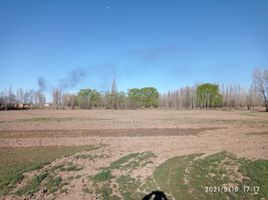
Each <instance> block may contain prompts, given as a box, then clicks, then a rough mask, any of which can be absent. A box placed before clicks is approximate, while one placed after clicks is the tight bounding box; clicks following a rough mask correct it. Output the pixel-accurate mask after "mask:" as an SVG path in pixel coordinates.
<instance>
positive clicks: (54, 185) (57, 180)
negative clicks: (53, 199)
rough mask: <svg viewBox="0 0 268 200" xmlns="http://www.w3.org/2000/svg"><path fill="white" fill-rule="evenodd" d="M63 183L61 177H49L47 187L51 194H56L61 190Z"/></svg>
mask: <svg viewBox="0 0 268 200" xmlns="http://www.w3.org/2000/svg"><path fill="white" fill-rule="evenodd" d="M61 183H62V178H61V177H60V176H56V177H54V176H53V175H51V176H49V177H48V179H47V181H46V183H45V186H46V188H47V191H48V192H49V193H54V192H56V191H57V190H58V189H59V188H60V185H61Z"/></svg>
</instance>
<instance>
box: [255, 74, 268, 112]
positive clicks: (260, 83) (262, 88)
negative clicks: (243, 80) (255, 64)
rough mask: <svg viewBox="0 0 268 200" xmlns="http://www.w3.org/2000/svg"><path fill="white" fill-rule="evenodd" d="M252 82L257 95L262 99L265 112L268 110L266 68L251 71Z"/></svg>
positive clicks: (267, 76)
mask: <svg viewBox="0 0 268 200" xmlns="http://www.w3.org/2000/svg"><path fill="white" fill-rule="evenodd" d="M253 83H254V85H255V87H256V90H257V92H258V95H259V96H260V98H261V99H262V100H263V101H264V105H265V108H266V112H268V99H267V96H268V69H265V70H263V71H262V70H259V69H255V70H254V71H253Z"/></svg>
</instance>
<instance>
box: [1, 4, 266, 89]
mask: <svg viewBox="0 0 268 200" xmlns="http://www.w3.org/2000/svg"><path fill="white" fill-rule="evenodd" d="M256 67H258V68H267V67H268V1H267V0H207V1H206V0H195V1H193V0H185V1H180V0H177V1H175V0H43V1H41V0H40V1H39V0H31V1H30V0H0V73H1V76H0V90H3V89H4V88H8V87H9V86H12V87H13V88H15V89H16V88H19V87H22V88H24V89H31V88H33V89H38V78H39V77H41V78H42V80H43V82H45V83H46V88H45V90H46V91H47V92H48V91H49V90H50V89H51V88H52V87H65V90H66V91H69V90H70V91H77V90H78V89H79V88H96V89H99V90H107V89H110V86H111V83H112V79H113V78H115V79H116V81H117V85H118V89H119V90H127V89H128V88H131V87H144V86H154V87H156V88H158V89H159V91H160V92H165V91H167V90H173V89H176V88H179V87H181V86H185V85H194V84H195V83H201V82H216V83H226V84H242V85H243V84H245V85H249V83H250V81H251V73H252V70H253V69H254V68H256Z"/></svg>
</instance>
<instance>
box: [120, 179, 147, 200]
mask: <svg viewBox="0 0 268 200" xmlns="http://www.w3.org/2000/svg"><path fill="white" fill-rule="evenodd" d="M116 182H117V183H118V190H119V192H120V193H121V195H122V196H123V198H124V199H129V200H132V199H133V200H135V199H142V197H143V196H144V195H143V193H141V192H138V191H137V190H138V189H139V188H140V186H141V185H142V183H141V182H140V180H138V179H135V178H133V177H131V176H130V175H122V176H120V177H119V178H117V179H116Z"/></svg>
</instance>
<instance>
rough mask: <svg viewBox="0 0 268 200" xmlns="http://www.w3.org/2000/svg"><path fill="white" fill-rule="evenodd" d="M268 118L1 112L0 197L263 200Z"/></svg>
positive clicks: (267, 192)
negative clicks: (158, 195)
mask: <svg viewBox="0 0 268 200" xmlns="http://www.w3.org/2000/svg"><path fill="white" fill-rule="evenodd" d="M267 144H268V115H267V113H265V112H249V111H201V110H196V111H190V110H189V111H188V110H187V111H171V110H116V111H114V110H27V111H8V112H0V199H114V200H116V199H142V197H143V196H145V194H148V193H150V192H151V191H153V190H161V191H164V192H165V193H166V195H167V197H168V199H268V178H267V177H268V145H267Z"/></svg>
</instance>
